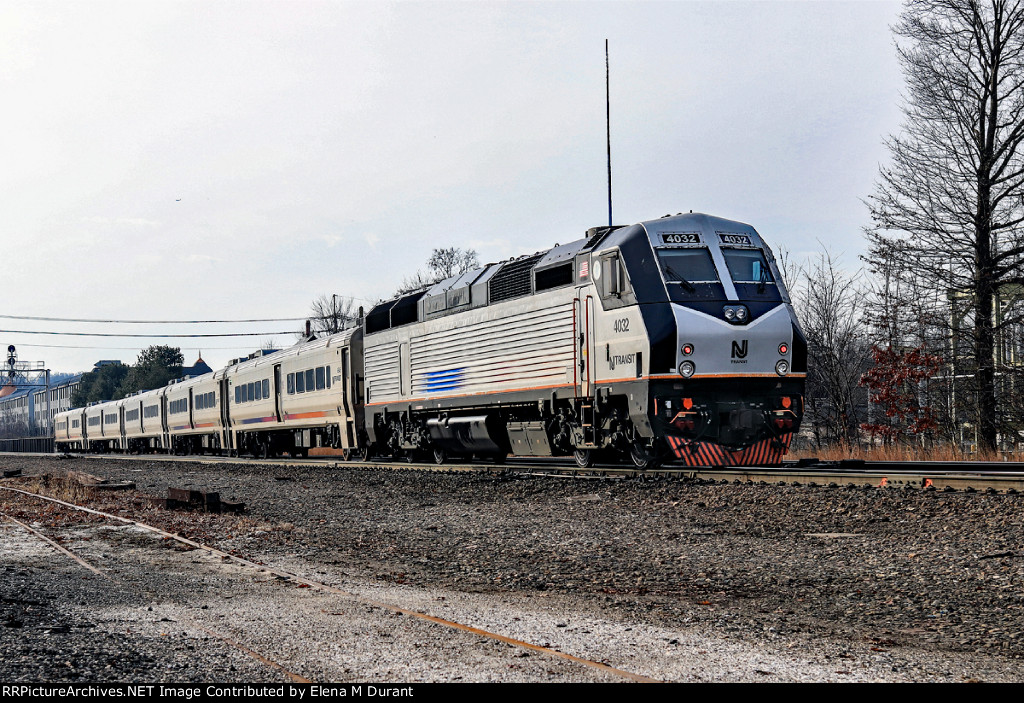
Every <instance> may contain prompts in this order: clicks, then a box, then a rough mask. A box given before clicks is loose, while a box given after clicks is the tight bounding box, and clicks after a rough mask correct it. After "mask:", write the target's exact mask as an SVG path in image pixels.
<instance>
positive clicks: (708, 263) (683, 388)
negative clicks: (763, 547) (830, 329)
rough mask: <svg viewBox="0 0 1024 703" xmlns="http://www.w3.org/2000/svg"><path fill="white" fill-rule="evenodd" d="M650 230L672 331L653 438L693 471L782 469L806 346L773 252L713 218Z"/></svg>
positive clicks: (652, 225) (655, 385) (799, 399)
mask: <svg viewBox="0 0 1024 703" xmlns="http://www.w3.org/2000/svg"><path fill="white" fill-rule="evenodd" d="M643 225H644V227H645V230H646V234H647V236H648V241H649V242H650V245H651V247H652V250H653V252H654V255H655V258H656V260H657V267H658V274H659V278H660V279H661V282H662V283H663V285H664V290H665V297H666V298H667V300H668V306H669V307H670V309H671V314H672V318H673V322H674V323H675V324H674V328H675V335H674V343H675V349H674V352H675V363H674V368H673V369H672V371H674V373H669V374H664V375H658V374H655V373H653V372H652V379H655V378H657V381H653V380H652V389H651V396H652V397H651V403H652V406H653V407H652V414H653V415H654V416H655V417H657V418H659V420H658V421H657V422H655V423H654V430H655V433H656V434H661V435H662V436H663V437H664V439H665V441H666V442H667V444H668V445H669V447H670V449H671V450H672V452H673V454H674V455H675V456H676V457H677V458H678V459H681V460H682V461H684V462H685V463H688V464H699V465H707V464H762V463H778V462H779V461H781V459H782V456H783V455H784V454H785V453H786V451H787V450H788V447H789V444H790V441H791V438H792V436H793V433H794V432H796V431H797V429H798V428H799V424H800V419H801V415H802V408H803V384H804V378H805V376H806V359H807V353H806V348H807V347H806V342H805V340H804V337H803V334H802V332H801V331H800V328H799V326H798V324H797V322H796V316H795V315H794V313H793V309H792V305H791V304H790V298H789V294H788V292H787V291H786V289H785V286H784V285H783V283H782V281H781V276H780V274H779V270H778V267H777V265H776V262H775V258H774V256H773V255H772V253H771V250H770V249H769V248H768V246H767V245H766V244H765V243H764V242H763V241H762V240H761V238H760V236H759V235H758V233H757V232H756V231H755V230H754V228H753V227H750V226H749V225H745V224H742V223H739V222H732V221H728V220H722V219H720V218H714V217H710V216H707V215H697V214H694V215H682V216H677V217H673V218H663V219H662V220H656V221H654V222H649V223H643ZM651 302H652V304H655V305H656V303H654V301H651ZM652 343H653V340H652Z"/></svg>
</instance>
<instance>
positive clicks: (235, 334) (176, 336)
mask: <svg viewBox="0 0 1024 703" xmlns="http://www.w3.org/2000/svg"><path fill="white" fill-rule="evenodd" d="M300 332H301V330H285V331H284V332H224V333H222V334H128V333H123V334H122V333H120V332H39V331H35V330H0V334H52V335H62V336H67V337H144V338H161V339H164V338H167V339H185V338H195V337H272V336H274V335H275V334H298V333H300Z"/></svg>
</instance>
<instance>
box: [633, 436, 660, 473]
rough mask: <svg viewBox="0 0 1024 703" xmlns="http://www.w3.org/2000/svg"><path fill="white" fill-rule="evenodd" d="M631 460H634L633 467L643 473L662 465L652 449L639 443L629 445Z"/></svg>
mask: <svg viewBox="0 0 1024 703" xmlns="http://www.w3.org/2000/svg"><path fill="white" fill-rule="evenodd" d="M629 458H630V459H631V460H632V462H633V466H635V467H636V468H638V469H640V470H641V471H646V470H647V469H655V468H657V467H658V465H659V464H660V463H661V459H660V458H659V457H658V456H657V455H656V454H655V453H654V451H653V450H652V449H651V448H650V447H646V446H644V445H642V444H640V443H638V442H634V443H633V444H630V445H629Z"/></svg>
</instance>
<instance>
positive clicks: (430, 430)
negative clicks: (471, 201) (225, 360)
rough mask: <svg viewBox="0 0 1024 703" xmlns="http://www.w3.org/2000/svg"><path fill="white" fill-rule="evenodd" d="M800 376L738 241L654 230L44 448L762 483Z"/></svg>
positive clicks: (586, 243) (789, 316)
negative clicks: (473, 460) (606, 466)
mask: <svg viewBox="0 0 1024 703" xmlns="http://www.w3.org/2000/svg"><path fill="white" fill-rule="evenodd" d="M806 364H807V346H806V342H805V340H804V337H803V334H802V333H801V331H800V328H799V325H798V323H797V320H796V317H795V315H794V313H793V308H792V305H791V302H790V299H789V295H788V293H787V291H786V290H785V287H784V286H783V284H782V281H781V279H780V276H779V270H778V267H777V265H776V263H775V259H774V257H773V255H772V253H771V250H770V249H769V248H768V246H767V245H766V244H765V243H764V242H763V241H762V239H761V237H760V236H759V235H758V233H757V232H756V230H754V228H753V227H751V226H749V225H746V224H742V223H739V222H732V221H729V220H724V219H720V218H716V217H711V216H708V215H702V214H688V215H677V216H674V217H669V216H666V217H663V218H661V219H658V220H652V221H648V222H642V223H639V224H635V225H631V226H627V227H596V228H593V229H591V230H588V232H587V236H586V237H585V238H583V239H580V240H577V241H574V242H571V243H569V244H565V245H560V246H555V247H554V248H553V249H550V250H548V251H545V252H541V253H538V254H534V255H532V256H524V257H520V258H517V259H513V260H510V261H505V262H501V263H497V264H490V265H488V266H484V267H482V268H479V269H476V270H473V271H469V272H466V273H464V274H461V275H458V276H454V277H452V278H449V279H447V280H444V281H441V282H439V283H436V284H434V285H432V286H430V287H427V288H424V289H421V290H418V291H415V292H412V293H409V294H406V295H403V296H400V297H398V298H395V299H392V300H389V301H385V302H382V303H379V304H377V305H376V306H374V307H373V308H372V309H371V310H370V311H369V312H368V313H367V314H366V315H365V317H364V318H363V319H362V320H361V324H360V325H359V326H358V327H357V328H355V329H351V330H346V331H344V332H342V333H340V334H338V335H334V336H331V337H328V338H325V339H319V340H314V341H311V342H306V343H302V344H299V345H296V346H295V347H292V348H290V349H287V350H285V351H281V352H277V353H275V354H271V355H268V356H263V357H257V358H254V359H249V360H245V361H243V362H240V363H237V364H235V365H232V366H229V367H228V368H226V369H223V370H221V371H218V372H216V373H212V374H207V375H205V376H201V377H198V378H195V379H187V380H185V381H182V382H180V383H175V384H171V385H169V386H167V387H166V388H161V389H158V390H154V391H148V392H145V393H141V394H139V395H136V396H132V397H130V398H126V399H124V400H119V401H112V402H109V403H103V404H99V405H95V406H91V407H89V408H85V409H78V410H73V411H70V412H67V413H63V414H62V415H61V416H59V417H58V420H57V423H56V428H57V430H56V434H57V437H56V440H57V446H58V448H59V449H83V450H101V451H102V450H122V451H138V450H147V449H148V450H156V449H160V450H170V451H179V452H199V451H204V452H205V451H218V452H238V453H252V454H259V455H263V456H269V455H271V454H275V453H278V452H288V453H290V454H292V455H295V454H304V453H306V452H307V451H308V450H309V449H311V448H314V447H335V448H341V449H344V450H345V453H346V454H349V455H351V454H355V455H357V456H366V455H369V454H376V455H390V456H403V457H408V458H427V457H430V456H432V457H433V459H434V460H435V461H438V462H443V461H445V460H446V458H447V457H449V456H470V455H474V456H489V457H504V456H506V455H507V454H509V453H512V454H515V455H518V456H551V455H572V456H574V458H575V460H576V462H577V464H579V465H580V466H583V467H585V466H589V465H590V464H591V463H592V462H593V461H595V459H596V458H598V457H606V458H612V457H623V458H628V460H629V461H631V462H632V463H633V464H634V465H635V466H637V467H639V468H648V467H651V466H654V465H656V464H657V463H659V462H661V461H664V460H676V461H680V462H682V463H685V464H687V465H694V466H707V465H728V464H745V465H753V464H766V465H770V464H778V463H779V462H780V461H781V459H782V457H783V455H784V454H785V453H786V451H787V449H788V447H789V444H790V440H791V438H792V436H793V433H794V432H795V431H796V430H797V429H798V428H799V424H800V419H801V416H802V412H803V386H804V379H805V377H806ZM108 420H109V422H108Z"/></svg>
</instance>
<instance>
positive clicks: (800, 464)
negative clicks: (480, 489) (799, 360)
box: [25, 454, 1024, 493]
mask: <svg viewBox="0 0 1024 703" xmlns="http://www.w3.org/2000/svg"><path fill="white" fill-rule="evenodd" d="M25 456H50V457H53V456H55V455H53V454H25ZM72 456H74V457H76V458H83V459H107V460H110V459H118V460H125V461H172V462H173V461H177V462H197V463H201V464H203V463H205V464H218V463H239V462H243V463H260V464H268V465H281V466H321V467H322V466H330V467H333V468H337V469H339V470H341V469H346V468H372V469H389V470H401V471H423V472H445V473H453V472H454V473H458V472H476V473H490V474H509V475H521V476H545V477H549V476H550V477H571V478H585V479H629V478H632V479H641V480H658V479H662V480H690V481H705V482H719V483H723V482H724V483H753V484H788V485H798V486H799V485H802V486H812V487H813V486H859V487H877V488H917V489H922V490H936V491H965V492H990V493H991V492H996V493H1019V492H1024V462H952V461H935V462H921V461H906V462H892V461H860V460H846V461H819V460H817V459H802V460H800V461H791V462H786V463H784V464H783V466H781V467H771V468H766V467H758V466H716V467H712V466H708V467H686V466H673V465H668V466H664V467H661V468H658V469H649V470H646V471H641V470H638V469H634V468H632V467H630V466H627V465H621V464H597V465H595V466H593V467H590V468H586V469H581V468H578V467H576V466H575V465H572V464H566V463H565V462H564V460H558V459H512V460H508V461H506V462H502V463H494V462H491V463H445V464H443V465H435V464H428V463H413V462H408V461H393V460H389V459H387V460H370V461H341V460H340V459H339V458H336V457H317V458H308V459H307V458H301V459H300V458H295V459H293V458H280V459H250V458H245V457H216V456H206V455H193V456H168V455H158V454H150V455H123V454H75V455H72Z"/></svg>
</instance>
